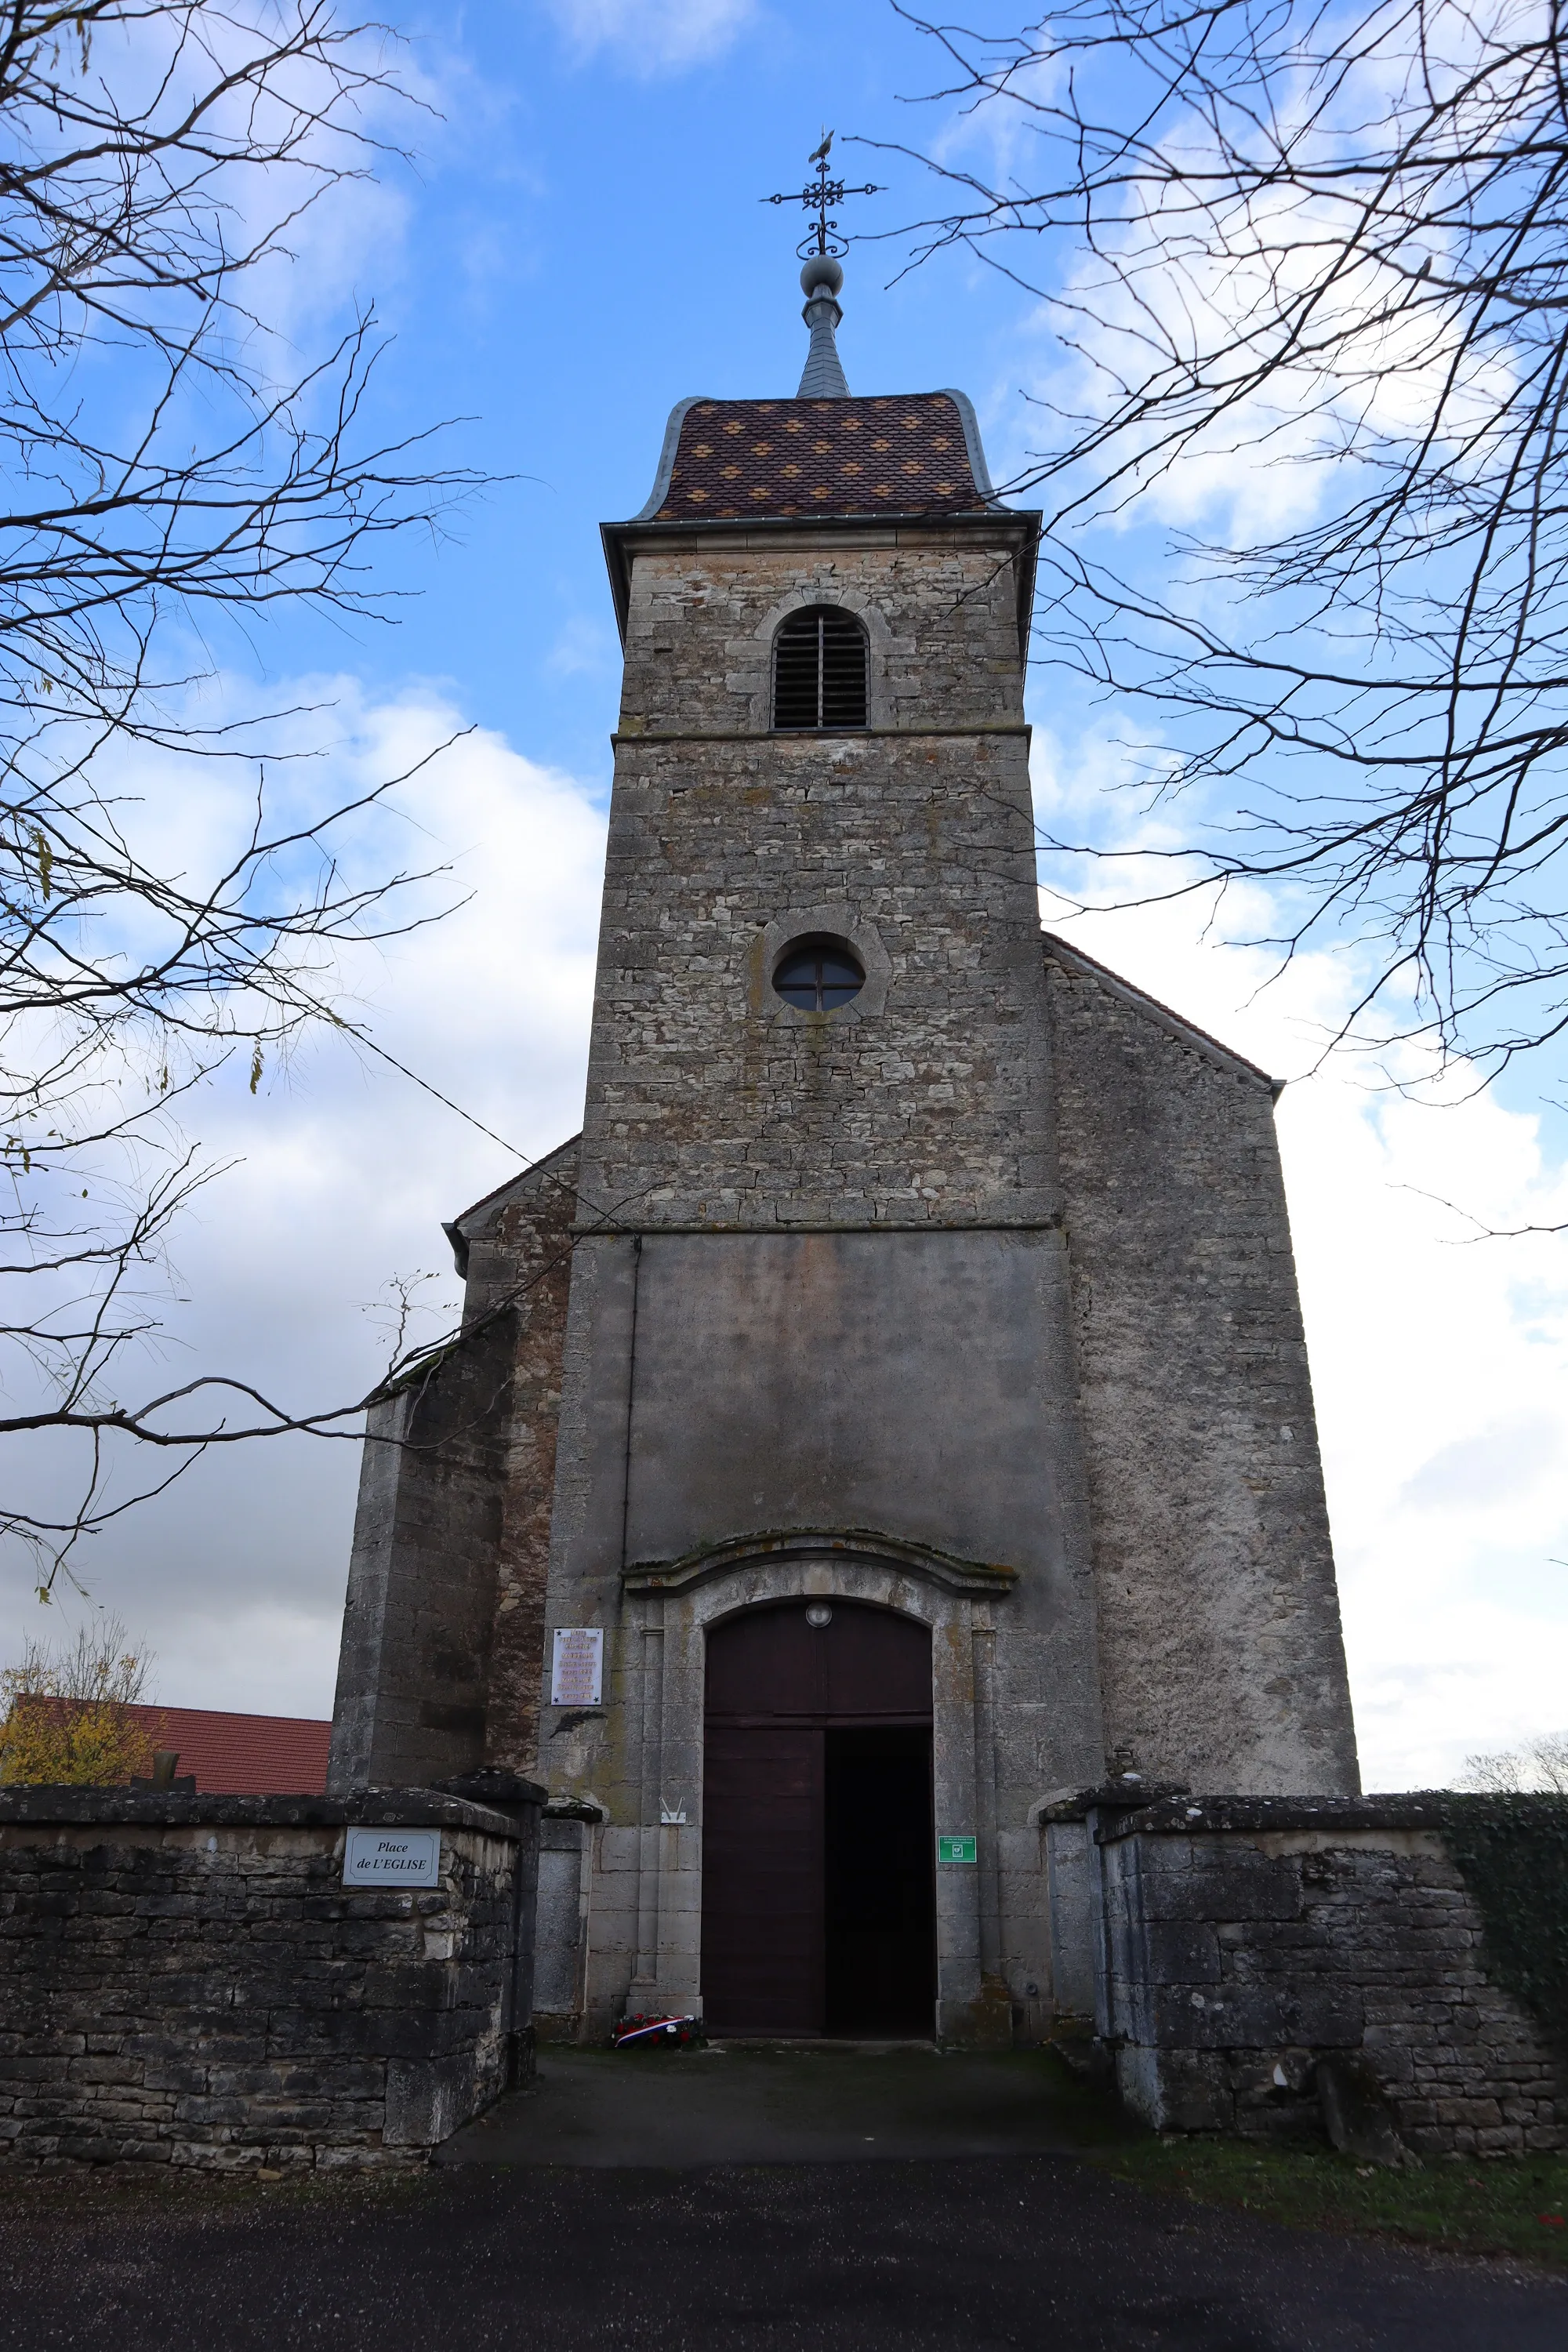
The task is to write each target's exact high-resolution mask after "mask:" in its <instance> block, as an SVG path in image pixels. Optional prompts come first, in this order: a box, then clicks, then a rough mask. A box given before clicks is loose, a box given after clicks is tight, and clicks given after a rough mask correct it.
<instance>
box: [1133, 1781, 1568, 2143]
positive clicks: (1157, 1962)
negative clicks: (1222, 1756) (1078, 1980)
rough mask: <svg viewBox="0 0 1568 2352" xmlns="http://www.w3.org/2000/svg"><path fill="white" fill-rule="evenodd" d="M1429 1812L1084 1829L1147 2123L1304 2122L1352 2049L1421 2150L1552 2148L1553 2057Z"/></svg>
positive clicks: (1310, 1808) (1366, 1808)
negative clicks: (1095, 1833) (1320, 2081)
mask: <svg viewBox="0 0 1568 2352" xmlns="http://www.w3.org/2000/svg"><path fill="white" fill-rule="evenodd" d="M1441 1819H1442V1806H1441V1800H1440V1799H1436V1800H1428V1801H1422V1800H1419V1799H1416V1800H1412V1799H1408V1798H1406V1799H1400V1798H1381V1799H1368V1800H1364V1801H1359V1802H1358V1801H1353V1800H1352V1801H1346V1802H1341V1803H1338V1804H1334V1803H1330V1804H1322V1805H1316V1806H1314V1805H1310V1804H1309V1805H1300V1804H1297V1805H1289V1804H1287V1803H1284V1802H1280V1801H1274V1802H1272V1803H1270V1802H1268V1801H1261V1802H1257V1801H1255V1802H1253V1803H1251V1804H1248V1803H1247V1801H1245V1800H1239V1799H1238V1800H1224V1799H1221V1800H1215V1801H1210V1802H1208V1803H1207V1804H1205V1805H1203V1806H1199V1805H1196V1804H1193V1805H1190V1806H1189V1805H1187V1804H1184V1803H1181V1802H1179V1801H1172V1802H1170V1803H1168V1804H1165V1805H1163V1806H1160V1807H1156V1808H1154V1809H1152V1811H1148V1812H1144V1813H1141V1814H1137V1815H1134V1816H1133V1817H1132V1818H1131V1820H1127V1819H1125V1818H1123V1819H1122V1820H1121V1822H1113V1823H1111V1824H1110V1825H1108V1826H1107V1827H1106V1828H1104V1829H1103V1830H1102V1831H1101V1832H1100V1854H1101V1858H1102V1862H1103V1868H1104V1901H1105V1920H1106V1930H1107V1943H1106V1951H1107V1958H1108V1965H1109V1982H1108V1985H1107V1987H1106V1990H1105V1997H1104V1999H1103V2008H1104V2011H1105V2020H1104V2022H1105V2027H1106V2028H1107V2029H1108V2031H1109V2038H1110V2041H1111V2042H1112V2043H1113V2045H1114V2046H1115V2048H1116V2063H1117V2073H1118V2079H1119V2081H1120V2084H1121V2089H1122V2093H1123V2095H1124V2096H1125V2097H1126V2098H1127V2099H1128V2101H1129V2103H1130V2104H1131V2105H1132V2106H1133V2107H1134V2108H1135V2109H1136V2110H1137V2111H1138V2112H1139V2113H1140V2114H1141V2115H1142V2116H1143V2117H1144V2119H1145V2120H1146V2121H1147V2122H1149V2123H1151V2124H1152V2125H1154V2126H1156V2127H1157V2128H1159V2129H1161V2130H1165V2131H1236V2132H1240V2133H1242V2134H1250V2135H1254V2136H1258V2137H1266V2136H1267V2137H1273V2136H1276V2135H1279V2134H1282V2133H1283V2134H1290V2133H1295V2132H1300V2131H1304V2130H1305V2131H1315V2130H1316V2129H1317V2127H1318V2098H1317V2093H1316V2087H1315V2084H1314V2070H1315V2067H1316V2065H1317V2063H1318V2061H1319V2060H1320V2058H1323V2057H1327V2056H1331V2055H1337V2054H1339V2053H1357V2054H1358V2055H1359V2057H1360V2058H1361V2059H1362V2060H1363V2062H1364V2063H1365V2064H1366V2065H1367V2066H1368V2067H1369V2068H1370V2069H1371V2071H1372V2073H1373V2075H1374V2076H1375V2078H1376V2080H1377V2082H1378V2084H1379V2085H1380V2086H1381V2088H1382V2091H1383V2093H1384V2096H1385V2097H1386V2099H1387V2102H1388V2105H1389V2106H1390V2107H1391V2109H1392V2111H1393V2116H1394V2122H1395V2124H1396V2126H1397V2128H1398V2131H1399V2134H1400V2137H1401V2138H1402V2139H1403V2140H1404V2142H1405V2145H1406V2147H1409V2148H1411V2149H1413V2150H1414V2151H1415V2153H1417V2154H1419V2155H1432V2156H1441V2155H1449V2154H1460V2155H1467V2156H1502V2155H1520V2154H1524V2153H1533V2152H1537V2151H1542V2150H1551V2149H1557V2148H1562V2147H1564V2146H1568V2063H1565V2059H1564V2053H1563V2052H1562V2051H1561V2050H1560V2049H1557V2048H1556V2047H1554V2046H1553V2044H1552V2042H1551V2041H1550V2039H1549V2038H1548V2036H1547V2035H1546V2033H1545V2032H1544V2031H1543V2030H1542V2026H1541V2024H1540V2023H1539V2022H1538V2021H1537V2020H1535V2019H1534V2018H1533V2017H1531V2015H1530V2014H1529V2012H1528V2011H1526V2010H1525V2009H1523V2008H1522V2007H1521V2004H1520V2003H1519V2002H1518V2001H1517V2000H1514V1998H1513V1997H1512V1995H1511V1994H1510V1993H1508V1992H1506V1991H1504V1990H1502V1989H1501V1988H1500V1986H1499V1985H1498V1984H1497V1983H1496V1982H1495V1981H1494V1980H1493V1979H1492V1978H1491V1976H1490V1974H1489V1969H1488V1959H1487V1950H1486V1937H1485V1931H1484V1928H1483V1925H1482V1921H1481V1918H1480V1915H1479V1912H1478V1910H1477V1908H1476V1906H1475V1903H1474V1901H1473V1899H1472V1897H1471V1895H1469V1893H1468V1889H1467V1887H1466V1885H1465V1883H1464V1880H1463V1879H1462V1877H1461V1876H1460V1874H1459V1872H1458V1869H1457V1868H1456V1867H1455V1865H1454V1864H1453V1862H1452V1861H1451V1860H1450V1859H1449V1856H1448V1853H1447V1848H1446V1847H1445V1844H1444V1843H1443V1835H1442V1829H1441Z"/></svg>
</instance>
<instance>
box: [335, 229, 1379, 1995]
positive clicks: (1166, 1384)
mask: <svg viewBox="0 0 1568 2352" xmlns="http://www.w3.org/2000/svg"><path fill="white" fill-rule="evenodd" d="M803 285H804V286H805V293H806V297H807V301H806V310H805V318H806V320H807V323H808V325H809V326H810V328H811V331H812V341H811V351H810V355H809V358H808V360H807V363H806V369H805V377H804V378H803V381H802V384H801V387H800V390H799V392H798V393H797V394H796V395H795V397H794V398H793V399H787V398H786V399H779V400H744V401H724V400H709V399H704V398H700V397H699V398H694V399H690V400H687V401H683V402H682V403H681V404H679V407H678V408H677V409H676V411H675V413H674V415H672V417H671V418H670V421H669V425H668V431H667V434H666V436H665V442H664V448H663V453H662V456H661V457H660V460H659V464H658V476H657V479H656V482H655V486H654V489H653V493H652V495H651V497H650V498H649V499H648V501H647V505H646V506H645V507H644V509H642V511H641V513H640V514H639V515H637V517H636V518H635V519H634V520H631V521H629V522H625V523H616V524H610V525H606V526H605V532H604V537H605V552H606V557H607V560H608V564H609V572H610V579H611V584H612V589H613V593H614V596H615V601H616V613H617V615H618V618H619V621H620V624H621V629H622V635H623V639H624V644H625V649H626V671H625V688H624V693H623V698H622V704H621V715H620V723H619V728H618V730H617V733H616V741H615V782H614V792H613V797H612V803H611V814H610V834H609V847H608V855H607V862H606V870H605V898H604V912H603V921H602V929H601V935H600V942H599V962H598V976H597V983H596V990H595V1008H594V1024H593V1036H592V1045H591V1052H590V1059H589V1069H588V1081H587V1099H586V1107H585V1112H584V1127H583V1133H582V1137H581V1140H580V1143H579V1144H578V1145H577V1146H576V1147H566V1148H565V1149H564V1150H563V1151H561V1152H559V1153H557V1154H556V1155H554V1157H553V1159H552V1160H548V1161H546V1162H544V1163H542V1165H541V1167H540V1168H538V1169H536V1170H534V1171H529V1172H528V1173H526V1174H525V1175H523V1176H522V1177H521V1178H519V1179H517V1180H515V1181H514V1182H513V1183H511V1184H510V1185H508V1186H505V1187H503V1188H502V1189H501V1191H500V1192H498V1193H497V1194H495V1195H492V1196H491V1198H490V1199H489V1201H487V1202H480V1203H479V1204H478V1206H477V1207H476V1208H475V1209H474V1210H471V1211H469V1212H468V1213H467V1214H466V1215H465V1216H464V1217H462V1218H460V1219H459V1220H458V1222H457V1223H456V1225H455V1226H453V1227H452V1228H450V1229H449V1230H450V1231H451V1232H452V1234H453V1236H454V1244H455V1246H456V1248H457V1250H458V1255H459V1261H460V1263H461V1264H463V1265H465V1266H466V1268H467V1271H468V1283H469V1288H468V1307H467V1309H466V1338H465V1340H464V1343H463V1345H462V1346H461V1347H459V1348H458V1349H457V1350H456V1351H454V1353H453V1355H452V1356H451V1357H450V1358H448V1359H447V1360H445V1361H444V1362H443V1364H442V1365H441V1367H440V1368H439V1369H438V1370H437V1371H435V1372H433V1373H432V1374H431V1375H430V1377H429V1378H428V1380H426V1381H425V1382H424V1383H423V1384H421V1385H420V1386H419V1387H418V1389H417V1391H416V1392H414V1391H405V1392H402V1393H400V1394H399V1395H397V1396H395V1397H392V1398H389V1399H388V1400H386V1402H384V1404H383V1405H382V1406H380V1407H378V1408H377V1413H378V1415H379V1419H377V1418H375V1417H374V1416H373V1422H372V1427H371V1430H370V1436H371V1439H372V1444H370V1446H369V1447H368V1448H367V1467H366V1474H365V1486H364V1489H363V1493H362V1505H361V1522H360V1528H359V1532H358V1535H357V1537H356V1555H355V1566H354V1571H353V1580H352V1583H351V1595H350V1609H349V1613H348V1618H347V1620H346V1622H345V1636H344V1653H343V1658H344V1664H343V1672H342V1681H341V1684H340V1693H339V1706H338V1729H337V1737H336V1745H335V1748H334V1768H333V1769H334V1774H335V1777H336V1780H337V1781H338V1782H339V1783H340V1784H342V1783H345V1782H348V1781H352V1780H356V1779H361V1780H363V1779H371V1780H390V1779H393V1778H395V1777H403V1778H407V1779H415V1778H422V1777H430V1778H434V1777H437V1772H436V1769H435V1768H436V1767H437V1766H438V1767H440V1768H441V1769H442V1770H443V1771H446V1772H453V1771H457V1770H459V1769H464V1768H466V1767H468V1766H471V1765H474V1764H478V1763H480V1762H487V1761H489V1762H502V1763H517V1764H524V1765H527V1766H529V1767H530V1768H531V1769H537V1772H538V1774H539V1777H540V1778H542V1780H545V1781H546V1782H547V1783H548V1785H549V1787H550V1789H551V1790H552V1796H553V1798H554V1801H555V1802H554V1806H553V1816H552V1822H551V1823H549V1824H547V1834H546V1852H545V1853H544V1856H543V1860H542V1878H541V1928H540V1935H541V1947H540V1955H539V1995H538V1997H539V2000H540V2002H541V2006H542V2010H543V2011H544V2012H545V2013H546V2015H547V2016H549V2015H554V2016H555V2017H556V2018H557V2019H558V2020H559V2023H560V2028H561V2030H582V2031H588V2032H598V2031H601V2030H603V2029H604V2028H605V2026H606V2025H607V2023H608V2021H609V2020H610V2019H611V2018H612V2017H613V2016H615V2015H617V2014H619V2013H620V2012H621V2011H624V2010H626V2009H627V2008H628V2007H629V2008H631V2009H633V2010H639V2009H640V2010H648V2009H653V2008H655V2007H669V2008H679V2009H682V2010H700V2009H702V2008H703V2007H704V2006H706V2007H707V2009H708V2011H709V2013H710V2017H711V2019H712V2020H713V2021H714V2022H715V2023H716V2024H718V2025H720V2026H722V2027H724V2028H727V2029H729V2030H732V2031H742V2030H745V2029H748V2028H750V2029H752V2030H756V2031H762V2032H771V2031H789V2032H823V2031H827V2032H832V2031H849V2030H855V2031H862V2032H866V2031H869V2032H876V2031H891V2030H898V2031H910V2030H918V2031H923V2032H930V2031H931V2030H933V2028H934V2030H936V2031H938V2032H941V2033H942V2034H944V2035H947V2036H950V2037H952V2038H957V2039H965V2040H972V2041H973V2040H980V2041H1005V2040H1008V2039H1010V2038H1012V2037H1013V2036H1014V2035H1015V2034H1019V2033H1021V2034H1023V2035H1025V2036H1030V2037H1032V2036H1034V2035H1036V2034H1037V2033H1039V2032H1043V2031H1045V2030H1046V2029H1047V2026H1048V2022H1049V2020H1050V2018H1051V2016H1052V2014H1053V2011H1059V2010H1060V2009H1062V2008H1063V2007H1064V2006H1065V2007H1072V2006H1073V2005H1074V2003H1075V2001H1076V2000H1078V1998H1079V1996H1078V1994H1077V1992H1076V1991H1074V1990H1071V1988H1070V1987H1069V1985H1068V1978H1069V1977H1070V1976H1071V1973H1072V1971H1071V1969H1070V1968H1069V1967H1068V1959H1067V1958H1066V1956H1065V1954H1064V1950H1063V1948H1062V1939H1063V1937H1064V1936H1065V1935H1066V1934H1067V1933H1068V1929H1067V1928H1066V1927H1063V1926H1062V1924H1061V1923H1060V1922H1058V1927H1057V1929H1056V1931H1055V1937H1054V1939H1053V1927H1052V1922H1051V1919H1050V1916H1049V1906H1048V1903H1047V1889H1046V1885H1045V1881H1044V1878H1043V1876H1042V1866H1041V1857H1040V1836H1039V1830H1038V1812H1039V1808H1040V1806H1041V1803H1042V1801H1044V1800H1045V1799H1047V1798H1048V1797H1049V1796H1050V1795H1051V1794H1052V1793H1053V1792H1060V1791H1061V1790H1065V1789H1070V1788H1073V1787H1081V1786H1086V1785H1089V1784H1092V1783H1094V1782H1096V1781H1098V1780H1100V1779H1101V1778H1102V1777H1103V1775H1104V1773H1105V1771H1106V1769H1107V1759H1108V1758H1113V1759H1116V1760H1117V1761H1118V1762H1119V1763H1121V1764H1122V1765H1124V1766H1127V1767H1129V1768H1131V1769H1142V1771H1144V1772H1146V1773H1149V1774H1161V1775H1169V1776H1172V1777H1176V1778H1181V1779H1183V1780H1189V1781H1195V1782H1198V1783H1200V1784H1202V1785H1205V1786H1208V1787H1220V1786H1223V1787H1226V1788H1227V1789H1256V1790H1285V1789H1300V1790H1309V1789H1310V1790H1321V1791H1322V1792H1331V1791H1333V1790H1345V1789H1348V1788H1353V1787H1354V1785H1355V1763H1354V1746H1353V1735H1352V1728H1351V1720H1350V1712H1349V1699H1348V1693H1347V1689H1346V1685H1345V1676H1344V1666H1343V1658H1342V1650H1341V1645H1340V1637H1339V1626H1338V1615H1337V1607H1336V1602H1335V1595H1334V1583H1333V1567H1332V1559H1331V1552H1330V1549H1329V1543H1328V1530H1327V1523H1326V1516H1325V1513H1324V1508H1323V1501H1322V1493H1321V1475H1320V1472H1319V1469H1318V1462H1317V1454H1316V1447H1315V1440H1314V1435H1313V1424H1312V1412H1311V1399H1310V1384H1309V1381H1308V1375H1307V1368H1306V1360H1305V1352H1304V1348H1303V1345H1302V1340H1301V1333H1300V1316H1299V1309H1298V1307H1297V1303H1296V1294H1295V1281H1294V1273H1293V1268H1292V1265H1291V1261H1290V1255H1289V1232H1288V1228H1287V1226H1286V1223H1285V1217H1284V1203H1283V1197H1282V1193H1281V1191H1280V1186H1279V1167H1278V1158H1277V1154H1276V1151H1275V1147H1274V1141H1273V1130H1272V1121H1271V1116H1270V1113H1271V1106H1272V1095H1273V1089H1271V1087H1270V1086H1269V1082H1268V1080H1267V1078H1266V1077H1265V1076H1263V1074H1262V1073H1261V1072H1258V1071H1257V1070H1256V1069H1254V1068H1253V1067H1252V1066H1251V1065H1250V1064H1247V1063H1246V1062H1244V1061H1242V1060H1241V1059H1240V1058H1239V1057H1237V1056H1236V1055H1230V1054H1228V1053H1227V1052H1226V1049H1225V1048H1224V1047H1222V1046H1219V1045H1216V1044H1215V1042H1214V1041H1213V1040H1212V1039H1208V1038H1206V1037H1205V1036H1204V1035H1203V1034H1202V1033H1201V1032H1199V1031H1196V1030H1194V1029H1192V1028H1191V1027H1190V1026H1189V1025H1188V1024H1184V1023H1183V1022H1182V1021H1181V1020H1180V1019H1179V1018H1178V1016H1176V1015H1174V1014H1173V1013H1168V1012H1167V1011H1166V1010H1165V1009H1164V1008H1163V1007H1162V1006H1159V1005H1156V1004H1154V1003H1152V1001H1151V1000H1149V999H1147V998H1144V997H1142V996H1140V995H1139V994H1138V993H1137V992H1133V991H1131V990H1129V989H1127V988H1126V987H1124V986H1123V985H1122V984H1121V983H1120V982H1116V981H1115V980H1114V979H1113V978H1112V977H1111V976H1110V974H1107V973H1104V972H1102V971H1100V968H1099V967H1098V966H1096V965H1094V964H1092V963H1091V962H1090V961H1089V960H1088V959H1086V958H1084V957H1082V956H1080V955H1078V954H1076V953H1075V952H1074V951H1073V950H1069V949H1068V948H1066V947H1065V946H1062V945H1060V944H1059V943H1056V942H1049V941H1043V940H1042V935H1041V931H1040V926H1039V917H1038V907H1037V891H1036V879H1035V856H1034V834H1033V823H1032V813H1031V803H1030V793H1029V778H1028V730H1027V727H1026V722H1025V719H1024V716H1023V685H1024V663H1025V654H1026V646H1027V640H1028V631H1029V624H1030V608H1031V597H1032V590H1033V581H1034V565H1035V553H1036V544H1037V532H1038V518H1037V516H1036V515H1033V514H1030V513H1026V512H1020V511H1018V510H1016V509H1011V508H1009V507H1007V506H1005V505H1004V504H1003V503H1002V501H1001V500H1000V499H997V498H996V496H995V495H994V491H993V489H992V486H991V483H990V479H989V477H988V475H987V472H986V467H985V460H984V454H983V452H982V448H981V444H980V436H979V433H978V429H977V426H976V424H975V419H974V415H973V410H972V409H971V407H970V404H969V403H968V401H967V400H966V399H965V398H964V396H963V394H962V393H957V392H952V391H942V392H932V393H923V394H912V395H902V396H895V395H887V396H873V397H860V398H856V397H853V396H851V394H849V391H848V387H847V384H846V383H845V380H844V376H843V372H842V369H841V367H840V364H839V361H838V356H837V346H836V340H835V331H836V329H837V325H838V324H839V320H840V312H839V308H838V302H837V295H838V292H839V290H840V288H841V285H842V274H841V272H840V271H839V269H838V267H837V263H836V262H834V261H833V260H832V259H830V258H829V257H826V256H821V257H817V258H816V259H814V260H813V261H810V262H808V263H807V266H806V268H805V271H804V272H803ZM568 1268H569V1280H568V1278H567V1275H568ZM378 1439H379V1440H381V1441H383V1442H381V1443H379V1444H378V1443H377V1442H376V1441H377V1440H378ZM387 1439H394V1440H397V1441H399V1442H398V1443H397V1444H387V1443H385V1442H384V1441H385V1440H387ZM1079 1958H1081V1956H1079ZM1074 1965H1076V1962H1075V1963H1074ZM1080 1973H1081V1971H1080ZM1074 1981H1075V1982H1076V1979H1075V1980H1074Z"/></svg>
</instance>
